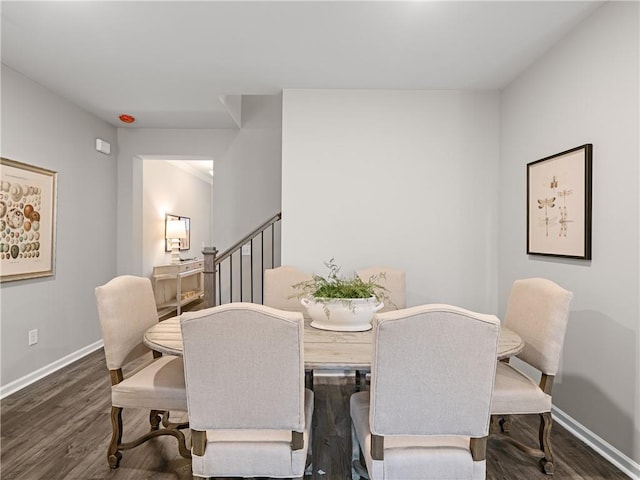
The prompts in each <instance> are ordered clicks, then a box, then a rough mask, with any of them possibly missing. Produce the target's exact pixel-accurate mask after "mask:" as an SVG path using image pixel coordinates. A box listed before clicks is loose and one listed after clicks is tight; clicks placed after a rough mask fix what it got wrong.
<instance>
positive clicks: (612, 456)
mask: <svg viewBox="0 0 640 480" xmlns="http://www.w3.org/2000/svg"><path fill="white" fill-rule="evenodd" d="M551 413H552V414H553V419H554V421H556V422H558V424H560V425H562V426H563V427H564V428H566V429H567V430H568V431H569V432H571V433H572V434H573V435H574V436H576V437H577V438H579V439H580V440H582V441H583V442H584V443H586V444H587V445H589V446H590V447H591V448H593V449H594V450H595V451H596V452H598V453H599V454H600V455H602V456H603V457H604V458H606V459H607V460H608V461H609V462H611V463H612V464H614V465H615V466H616V467H618V468H619V469H620V470H622V471H623V472H624V473H626V474H627V475H629V477H631V478H632V479H633V480H639V479H640V464H638V463H636V462H635V461H633V460H632V459H631V458H629V457H627V456H626V455H625V454H624V453H622V452H621V451H620V450H618V449H617V448H615V447H613V446H612V445H611V444H609V443H608V442H606V441H605V440H603V439H602V438H600V437H599V436H598V435H596V434H595V433H593V432H592V431H591V430H589V429H588V428H586V427H585V426H584V425H582V424H580V423H579V422H577V421H575V420H574V419H573V418H571V417H570V416H569V415H567V414H566V413H564V412H563V411H562V410H560V409H559V408H557V407H555V406H552V407H551Z"/></svg>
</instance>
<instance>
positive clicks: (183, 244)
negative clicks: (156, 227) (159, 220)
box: [164, 213, 191, 252]
mask: <svg viewBox="0 0 640 480" xmlns="http://www.w3.org/2000/svg"><path fill="white" fill-rule="evenodd" d="M171 220H180V221H182V222H184V226H185V229H186V231H187V236H186V237H185V238H181V239H180V251H183V250H189V249H190V248H191V218H190V217H183V216H180V215H172V214H170V213H167V214H165V216H164V231H165V240H164V251H165V252H170V251H171V240H170V239H168V238H166V232H167V222H169V221H171Z"/></svg>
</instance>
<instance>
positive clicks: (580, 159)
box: [527, 144, 593, 260]
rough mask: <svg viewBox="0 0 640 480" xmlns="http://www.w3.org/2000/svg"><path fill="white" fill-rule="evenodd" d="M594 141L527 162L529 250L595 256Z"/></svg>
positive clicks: (532, 251)
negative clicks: (592, 204)
mask: <svg viewBox="0 0 640 480" xmlns="http://www.w3.org/2000/svg"><path fill="white" fill-rule="evenodd" d="M592 152H593V146H592V144H586V145H582V146H580V147H576V148H572V149H571V150H567V151H565V152H561V153H558V154H556V155H552V156H550V157H546V158H543V159H541V160H537V161H535V162H531V163H529V164H527V253H528V254H531V255H550V256H556V257H569V258H579V259H584V260H589V259H591V182H592V179H591V170H592V161H593V160H592Z"/></svg>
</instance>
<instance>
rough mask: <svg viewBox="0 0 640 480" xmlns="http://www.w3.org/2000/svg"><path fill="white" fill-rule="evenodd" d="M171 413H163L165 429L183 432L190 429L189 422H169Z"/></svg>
mask: <svg viewBox="0 0 640 480" xmlns="http://www.w3.org/2000/svg"><path fill="white" fill-rule="evenodd" d="M170 415H171V412H169V411H166V412H162V425H163V426H164V427H165V428H172V429H176V430H182V429H184V428H189V422H172V421H170V420H169V416H170Z"/></svg>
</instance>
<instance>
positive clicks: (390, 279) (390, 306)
mask: <svg viewBox="0 0 640 480" xmlns="http://www.w3.org/2000/svg"><path fill="white" fill-rule="evenodd" d="M356 274H357V275H358V276H359V277H360V278H361V279H362V280H364V281H367V280H369V279H370V278H371V277H373V276H378V275H381V276H380V278H379V279H378V280H377V281H376V283H378V284H380V285H382V286H383V287H384V288H386V290H387V296H388V298H387V299H386V300H385V301H384V307H382V309H381V310H380V312H379V313H384V312H390V311H392V310H400V309H403V308H406V306H407V287H406V280H405V273H404V271H403V270H398V269H396V268H390V267H368V268H363V269H362V270H358V271H357V272H356Z"/></svg>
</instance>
